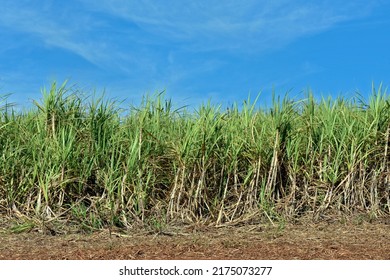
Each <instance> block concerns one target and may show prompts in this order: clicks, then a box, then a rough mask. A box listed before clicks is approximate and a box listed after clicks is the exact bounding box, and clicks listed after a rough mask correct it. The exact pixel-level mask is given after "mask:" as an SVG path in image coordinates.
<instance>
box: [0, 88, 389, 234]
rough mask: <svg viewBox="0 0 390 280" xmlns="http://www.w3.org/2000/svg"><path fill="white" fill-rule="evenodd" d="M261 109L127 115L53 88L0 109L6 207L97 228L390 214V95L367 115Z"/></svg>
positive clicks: (296, 106) (336, 107)
mask: <svg viewBox="0 0 390 280" xmlns="http://www.w3.org/2000/svg"><path fill="white" fill-rule="evenodd" d="M256 101H257V99H256V100H255V102H251V101H250V99H249V98H248V100H246V101H245V102H244V104H243V106H242V109H238V106H237V105H236V104H235V105H233V106H232V108H230V109H229V110H227V111H222V110H221V108H220V107H219V106H213V105H211V104H210V103H207V104H203V105H201V106H200V107H199V108H198V109H196V110H195V111H194V112H189V111H187V110H186V109H185V108H181V109H174V108H173V106H172V103H171V101H170V100H164V95H163V93H160V94H158V95H156V96H152V97H145V98H144V100H143V102H142V104H141V105H140V107H139V108H131V109H130V110H129V111H128V112H127V114H123V112H122V111H121V110H119V107H118V103H117V102H116V101H112V100H105V99H104V97H103V96H102V97H98V98H96V97H86V96H84V95H83V94H82V93H80V92H78V91H77V90H74V89H72V88H67V87H66V83H64V84H63V85H61V86H60V87H57V85H56V83H53V85H52V86H51V88H50V90H49V91H46V90H44V91H43V99H42V100H41V101H40V102H38V101H34V107H33V108H32V109H31V110H29V111H22V112H19V111H16V110H14V109H13V107H12V106H10V105H9V104H7V103H6V97H4V98H1V99H0V102H1V103H0V113H1V115H0V156H1V161H0V195H1V197H0V202H1V203H2V204H4V208H9V207H12V206H16V207H17V209H19V211H21V212H22V213H23V214H26V215H36V216H39V217H40V218H42V217H43V218H44V219H50V218H52V217H53V216H54V217H60V216H63V215H65V216H68V217H69V218H70V219H72V220H75V221H77V222H79V223H81V224H83V225H85V226H86V227H87V228H100V227H103V226H106V225H115V226H122V227H127V226H130V225H131V224H132V223H134V222H139V221H141V222H143V221H149V222H150V221H152V222H151V223H152V225H153V226H154V227H155V228H157V229H160V228H161V227H162V224H161V223H160V221H163V220H164V221H166V222H169V220H171V219H182V220H185V221H189V222H199V221H207V222H210V223H215V224H223V223H235V222H239V221H249V220H251V219H252V220H253V219H264V220H266V221H268V220H270V221H271V223H273V221H276V222H279V223H280V221H283V223H284V221H285V220H287V219H289V218H297V217H299V216H301V215H307V214H310V215H313V216H314V217H319V216H321V214H323V213H324V212H336V213H344V214H350V213H353V212H365V213H375V215H380V214H383V213H389V210H390V202H389V193H390V187H389V186H390V185H389V184H390V178H389V170H390V168H389V167H390V165H389V143H390V141H389V130H390V105H389V96H388V95H387V93H386V91H385V90H383V88H382V87H380V88H379V89H378V90H375V89H374V88H373V93H372V96H371V97H370V99H369V102H368V103H367V104H365V103H364V102H362V100H359V99H358V101H356V99H351V100H345V99H343V98H337V99H335V100H332V99H322V100H319V101H316V100H315V99H314V97H313V94H312V93H311V92H309V93H308V96H307V98H306V99H304V100H301V101H292V100H290V99H289V98H288V97H287V96H286V97H285V98H284V99H282V100H280V99H279V98H276V97H275V96H274V102H273V105H272V107H271V108H270V109H267V110H266V109H257V106H256ZM80 201H83V203H80ZM86 201H88V203H86ZM84 202H85V203H86V204H85V203H84ZM68 210H71V211H68ZM157 212H159V213H161V212H163V213H166V215H165V216H166V217H164V218H162V217H160V216H159V217H157V216H154V213H157ZM164 223H165V222H164ZM24 227H25V226H24V225H22V226H21V228H22V229H24ZM26 227H27V228H28V226H26Z"/></svg>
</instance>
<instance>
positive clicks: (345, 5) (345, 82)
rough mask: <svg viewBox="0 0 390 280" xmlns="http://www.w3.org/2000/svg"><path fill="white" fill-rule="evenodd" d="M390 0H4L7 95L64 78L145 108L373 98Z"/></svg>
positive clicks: (386, 65)
mask: <svg viewBox="0 0 390 280" xmlns="http://www.w3.org/2000/svg"><path fill="white" fill-rule="evenodd" d="M389 14H390V3H389V1H379V0H378V1H377V0H373V1H360V0H354V1H349V0H345V1H336V0H318V1H301V0H296V1H285V0H273V1H271V0H263V1H260V0H243V1H236V0H225V1H216V0H207V1H205V0H199V1H180V0H171V1H169V0H167V1H149V0H137V1H132V0H68V1H50V0H40V1H27V0H18V1H14V0H1V16H0V41H1V44H0V94H5V93H12V95H11V97H10V100H11V101H15V102H17V103H19V104H21V105H26V104H28V102H30V101H29V100H31V99H39V98H40V97H41V94H40V92H41V89H42V88H43V87H44V86H46V87H49V86H50V84H51V82H52V81H54V80H56V81H58V82H59V83H62V82H63V81H64V80H65V79H69V84H70V85H71V84H77V86H78V87H80V88H81V89H83V90H86V91H90V90H93V89H95V90H96V91H97V92H102V91H103V90H104V89H105V91H106V95H107V96H108V97H112V98H118V99H126V100H128V101H129V102H131V103H137V102H139V100H140V99H141V97H142V96H143V95H145V94H146V93H151V94H153V93H155V92H157V91H162V90H166V92H167V95H168V97H171V98H172V99H173V101H174V103H175V102H176V103H180V104H187V105H189V106H195V107H196V106H197V105H198V104H199V103H201V102H203V101H204V102H206V101H207V100H209V99H211V101H212V102H213V103H222V104H224V105H229V104H232V103H233V102H238V103H241V102H242V101H243V100H244V99H246V98H247V97H248V94H249V93H250V94H251V96H256V95H257V94H258V93H259V92H262V94H261V97H260V101H259V102H261V103H269V102H270V96H271V92H272V89H275V91H276V93H277V94H280V95H284V93H285V92H286V91H290V96H292V97H301V96H303V93H302V92H304V91H305V90H307V88H309V87H310V88H311V89H313V91H314V92H315V94H316V95H317V96H319V95H321V94H323V95H329V94H332V95H334V96H335V95H340V94H342V95H346V96H351V95H353V93H354V92H355V91H357V90H358V91H360V92H361V94H363V96H367V94H368V93H369V91H370V88H371V83H372V82H375V84H377V85H379V83H381V82H383V85H384V86H388V85H390V71H389V70H390V52H389V51H388V49H389V45H390V16H389Z"/></svg>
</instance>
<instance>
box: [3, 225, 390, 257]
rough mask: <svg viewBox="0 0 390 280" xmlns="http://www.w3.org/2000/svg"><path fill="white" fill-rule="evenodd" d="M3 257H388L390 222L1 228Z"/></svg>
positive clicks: (389, 255)
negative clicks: (56, 230) (154, 229)
mask: <svg viewBox="0 0 390 280" xmlns="http://www.w3.org/2000/svg"><path fill="white" fill-rule="evenodd" d="M0 259H2V260H30V259H54V260H61V259H66V260H109V259H114V260H121V259H126V260H133V259H134V260H135V259H138V260H139V259H146V260H161V259H164V260H167V259H177V260H179V259H180V260H182V259H183V260H185V259H187V260H188V259H189V260H191V259H199V260H207V259H270V260H272V259H278V260H283V259H287V260H291V259H299V260H311V259H341V260H347V259H355V260H356V259H363V260H370V259H381V260H389V259H390V225H389V224H387V223H376V224H371V223H363V224H360V225H343V224H327V223H323V224H309V225H288V226H286V227H285V228H283V229H281V228H280V227H279V228H275V227H266V226H259V225H252V226H244V227H223V228H215V227H204V228H197V229H196V230H194V229H193V228H189V227H188V228H180V229H172V230H171V231H161V232H159V233H151V232H147V231H144V230H137V231H134V232H126V233H123V232H122V233H119V232H110V231H108V230H103V231H100V232H95V233H92V234H64V235H62V234H55V235H50V234H43V233H39V232H29V233H20V234H15V233H10V232H9V230H6V229H4V228H3V230H1V228H0Z"/></svg>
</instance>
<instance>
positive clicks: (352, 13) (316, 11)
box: [83, 0, 376, 52]
mask: <svg viewBox="0 0 390 280" xmlns="http://www.w3.org/2000/svg"><path fill="white" fill-rule="evenodd" d="M83 2H85V3H88V6H89V7H93V8H95V9H99V10H101V11H104V12H106V13H111V14H112V15H114V16H117V17H121V18H123V19H125V20H128V21H131V22H134V23H135V24H137V25H138V26H139V27H140V28H142V29H143V30H145V32H149V33H151V34H154V35H155V36H157V38H164V39H166V40H170V42H171V43H178V44H181V45H182V46H183V48H191V49H192V50H196V51H202V50H204V51H210V50H218V51H221V50H234V51H237V50H240V52H242V51H245V52H259V51H262V50H265V49H271V48H275V47H276V48H277V47H280V46H283V45H285V44H287V43H289V42H290V41H292V40H294V39H296V38H299V37H301V36H304V35H307V34H311V33H316V32H321V31H323V30H326V29H328V28H331V27H333V26H334V25H336V24H338V23H340V22H343V21H347V20H351V19H354V18H359V17H362V16H364V15H366V14H367V13H369V12H370V10H371V8H372V7H373V6H374V5H375V4H376V1H371V2H367V1H342V2H340V1H336V0H325V1H312V2H308V1H286V0H273V1H271V0H268V1H256V0H246V1H236V0H225V1H217V0H207V1H202V0H200V1H181V0H171V1H152V0H138V1H128V0H83Z"/></svg>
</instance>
